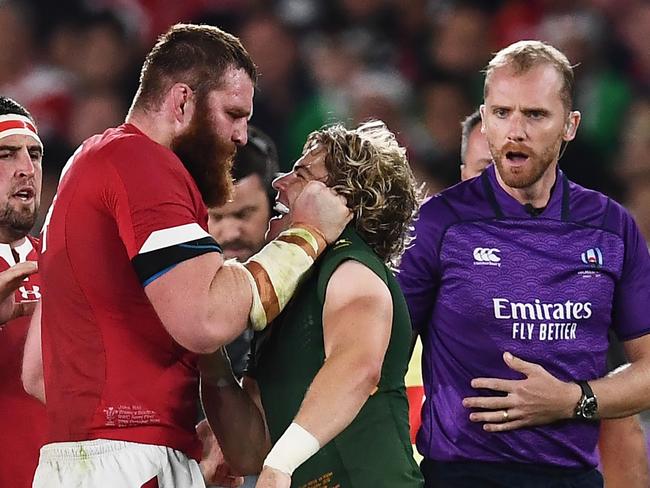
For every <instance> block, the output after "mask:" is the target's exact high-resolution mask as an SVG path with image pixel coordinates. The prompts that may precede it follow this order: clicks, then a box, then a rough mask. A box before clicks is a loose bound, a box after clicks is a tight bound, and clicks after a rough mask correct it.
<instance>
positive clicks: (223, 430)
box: [199, 349, 271, 475]
mask: <svg viewBox="0 0 650 488" xmlns="http://www.w3.org/2000/svg"><path fill="white" fill-rule="evenodd" d="M199 368H200V370H201V401H202V402H203V409H204V411H205V414H206V417H207V419H208V422H209V423H210V427H211V428H212V431H213V432H214V435H215V437H216V438H217V440H218V442H219V446H220V447H221V450H222V452H223V455H224V458H225V459H226V461H227V462H228V465H229V466H230V468H232V470H233V471H235V472H237V473H239V474H242V475H248V474H257V473H259V472H260V471H261V469H262V461H264V457H265V456H266V454H267V453H268V452H269V449H270V448H271V443H270V440H269V436H268V432H267V429H266V423H265V420H264V416H263V414H262V407H261V402H260V399H259V391H258V389H257V385H256V384H255V383H254V382H253V381H252V380H250V379H249V378H244V384H243V386H244V388H243V389H242V387H240V386H239V383H237V380H236V378H235V377H234V375H233V373H232V370H231V368H230V363H229V361H228V359H227V358H226V356H225V355H224V354H223V351H222V350H221V349H220V350H218V351H217V352H215V353H213V354H211V355H206V356H202V357H201V359H200V361H199Z"/></svg>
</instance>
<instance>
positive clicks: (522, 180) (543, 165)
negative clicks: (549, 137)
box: [488, 134, 562, 189]
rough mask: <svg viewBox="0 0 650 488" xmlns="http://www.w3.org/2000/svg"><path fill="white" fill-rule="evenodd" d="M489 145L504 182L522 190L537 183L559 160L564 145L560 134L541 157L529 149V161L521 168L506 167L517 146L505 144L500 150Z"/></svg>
mask: <svg viewBox="0 0 650 488" xmlns="http://www.w3.org/2000/svg"><path fill="white" fill-rule="evenodd" d="M488 144H489V146H490V152H491V153H492V157H493V159H494V161H495V164H496V166H497V171H498V172H499V176H501V179H502V180H503V182H504V183H505V184H506V185H508V186H509V187H510V188H517V189H522V188H528V187H530V186H532V185H534V184H535V183H537V182H538V181H539V180H540V179H541V178H542V176H544V174H545V173H546V170H547V169H548V168H549V166H551V165H552V164H553V162H555V161H556V160H557V158H558V156H559V153H560V146H561V144H562V135H561V134H560V135H559V136H558V138H557V139H556V141H555V142H554V143H553V144H551V145H549V146H547V147H546V148H545V149H544V151H543V152H542V153H541V154H540V155H537V154H535V153H534V152H532V151H531V150H530V149H528V150H527V151H526V152H527V153H528V161H526V163H524V164H523V165H522V166H520V167H514V166H509V165H508V166H506V164H505V163H504V160H505V159H506V154H507V153H508V151H512V150H517V145H516V144H504V145H503V146H502V147H501V148H500V149H499V148H497V147H496V146H495V145H494V144H492V143H491V142H489V141H488ZM519 147H521V146H519Z"/></svg>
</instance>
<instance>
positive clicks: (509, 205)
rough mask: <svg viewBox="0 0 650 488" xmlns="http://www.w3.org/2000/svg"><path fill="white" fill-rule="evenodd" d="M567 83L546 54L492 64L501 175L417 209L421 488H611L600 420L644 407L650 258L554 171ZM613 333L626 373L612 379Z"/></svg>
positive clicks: (410, 277)
mask: <svg viewBox="0 0 650 488" xmlns="http://www.w3.org/2000/svg"><path fill="white" fill-rule="evenodd" d="M572 86H573V69H572V67H571V65H570V63H569V61H568V60H567V58H566V56H564V54H562V53H561V52H559V51H558V50H557V49H555V48H553V47H551V46H549V45H547V44H544V43H542V42H539V41H520V42H517V43H515V44H513V45H511V46H508V47H506V48H504V49H503V50H501V51H500V52H498V53H497V54H496V55H495V56H494V58H493V59H492V60H491V61H490V63H489V65H488V67H487V70H486V79H485V88H484V96H485V102H484V105H482V106H481V117H482V129H481V130H482V132H483V133H484V134H485V136H486V138H487V142H488V145H489V147H490V152H491V154H492V157H493V159H494V162H495V164H494V165H492V166H490V167H488V168H487V169H486V170H485V171H483V173H482V174H481V176H478V177H476V178H473V179H470V180H467V181H464V182H462V183H460V184H459V185H456V186H455V187H452V188H450V189H448V190H446V191H444V192H442V193H440V194H439V195H437V196H436V197H434V198H432V199H431V200H429V201H428V202H426V203H425V204H424V205H423V206H422V208H421V213H420V219H419V220H418V221H417V223H416V236H417V238H416V243H415V245H414V246H413V247H412V248H411V249H409V250H408V251H407V252H406V254H405V256H404V259H403V261H402V266H401V273H400V274H399V275H398V276H399V280H400V283H401V285H402V289H403V290H404V293H405V296H406V298H407V302H408V304H409V310H410V313H411V319H412V321H413V326H414V328H415V330H416V331H417V332H418V333H419V334H420V336H421V338H422V344H423V357H422V365H423V368H422V370H423V377H424V388H425V394H426V400H425V402H424V405H423V408H422V427H421V428H420V430H419V432H418V435H417V446H418V450H419V451H420V453H421V454H422V455H423V456H424V460H423V462H422V465H421V468H422V471H423V474H424V476H425V481H426V486H445V487H454V488H457V487H470V486H471V487H474V486H492V487H512V486H517V487H524V488H542V487H549V486H564V487H576V488H577V487H602V486H603V479H602V476H601V474H600V473H599V472H598V471H597V470H596V465H597V461H598V459H597V455H596V443H597V440H598V433H599V425H598V422H597V419H600V418H620V417H625V416H629V415H632V414H634V413H637V412H639V411H641V410H643V409H646V408H648V407H649V406H650V375H649V374H648V371H650V335H648V333H649V332H650V316H649V315H648V313H647V303H648V299H650V256H649V255H648V249H647V247H646V245H645V242H644V240H643V239H642V238H641V235H640V232H639V230H638V228H637V226H636V224H635V223H634V221H633V219H632V217H631V216H630V215H629V213H628V212H627V211H626V210H625V209H624V208H623V207H621V206H620V205H619V204H617V203H616V202H614V201H612V200H611V199H609V198H608V197H606V196H604V195H602V194H599V193H597V192H594V191H590V190H587V189H585V188H582V187H580V186H579V185H576V184H575V183H573V182H571V181H569V180H568V179H567V177H566V176H565V175H564V173H563V172H562V171H561V170H560V169H559V168H558V160H559V158H560V155H561V149H562V146H563V144H566V143H568V142H569V141H571V140H572V139H573V138H574V137H575V134H576V131H577V128H578V125H579V122H580V113H579V112H577V111H575V110H573V109H572ZM609 329H613V330H614V332H615V333H616V334H617V335H618V337H619V339H620V340H621V341H623V343H624V345H625V348H626V352H627V353H628V356H629V358H630V360H631V364H630V366H629V367H628V368H627V369H625V370H624V371H622V372H618V373H617V374H613V375H607V376H605V375H606V374H607V368H606V354H607V346H608V337H607V335H608V330H609Z"/></svg>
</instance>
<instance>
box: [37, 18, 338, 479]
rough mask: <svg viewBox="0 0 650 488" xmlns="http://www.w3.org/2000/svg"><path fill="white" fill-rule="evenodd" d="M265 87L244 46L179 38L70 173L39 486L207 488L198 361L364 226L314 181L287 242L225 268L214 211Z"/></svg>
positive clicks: (162, 51) (48, 309)
mask: <svg viewBox="0 0 650 488" xmlns="http://www.w3.org/2000/svg"><path fill="white" fill-rule="evenodd" d="M256 76H257V74H256V68H255V65H254V64H253V61H252V60H251V58H250V57H249V55H248V53H247V52H246V50H245V49H244V48H243V46H242V45H241V43H240V42H239V40H238V39H237V38H236V37H234V36H232V35H230V34H228V33H226V32H223V31H221V30H220V29H218V28H216V27H211V26H205V25H201V26H199V25H185V24H179V25H176V26H173V27H172V28H171V29H170V30H169V31H168V32H167V33H166V34H164V35H163V36H161V38H160V39H159V40H158V42H157V43H156V45H155V46H154V47H153V49H152V50H151V52H150V53H149V54H148V55H147V58H146V60H145V62H144V65H143V68H142V72H141V75H140V85H139V88H138V91H137V93H136V96H135V99H134V101H133V104H132V107H131V109H130V111H129V114H128V115H127V119H126V123H125V124H123V125H121V126H119V127H117V128H113V129H109V130H107V131H106V132H104V133H103V134H101V135H97V136H93V137H91V138H90V139H88V140H86V141H84V142H83V143H82V145H81V146H80V148H79V149H78V150H77V151H76V152H75V153H74V154H73V156H72V157H71V158H70V160H69V161H68V163H67V164H66V166H65V168H64V170H63V173H62V176H61V182H60V185H59V189H58V194H57V196H56V200H55V202H54V203H53V205H52V207H51V208H50V210H49V212H48V216H47V218H46V223H45V225H44V229H43V235H42V257H41V272H42V280H43V286H44V288H45V289H47V290H48V291H47V293H46V295H47V296H46V299H45V300H44V301H43V302H42V303H43V307H42V319H41V328H42V347H43V354H42V360H43V371H44V396H45V397H46V399H47V403H46V409H47V414H48V420H49V436H48V441H49V444H48V445H46V446H45V447H43V449H42V450H41V457H40V461H39V467H38V469H37V471H36V475H35V478H34V487H37V488H42V487H69V486H78V487H93V488H108V487H117V486H119V487H125V488H131V487H133V488H140V487H142V486H146V487H161V488H162V487H170V488H171V487H175V488H187V487H203V486H204V481H203V477H202V474H201V472H200V469H199V466H198V464H197V462H196V459H198V458H199V456H200V443H199V441H198V438H197V435H196V433H195V430H194V423H195V421H196V418H197V405H196V394H197V391H198V380H199V373H198V368H197V362H198V357H199V355H200V354H204V353H211V352H213V351H215V350H216V349H218V348H219V347H220V346H222V345H224V344H226V343H228V342H230V341H231V340H232V339H234V338H235V337H237V336H238V335H239V334H241V332H242V331H243V330H244V328H245V327H246V326H247V325H248V324H249V323H250V324H251V325H252V327H254V328H255V329H256V330H261V329H263V328H264V327H265V326H266V324H267V323H268V322H269V321H270V320H272V319H273V318H274V317H275V316H276V315H277V314H278V313H279V312H280V311H281V310H282V308H283V307H284V306H285V305H286V303H287V301H288V300H289V298H290V297H291V295H292V293H293V291H294V290H295V287H296V285H297V282H298V281H299V279H300V278H301V276H303V274H304V273H305V272H306V271H307V270H308V269H309V268H310V267H311V265H312V264H313V263H314V260H315V259H316V258H317V257H318V256H319V255H320V253H322V252H323V250H324V249H325V247H326V246H327V244H328V243H330V242H333V240H334V239H335V238H336V237H337V236H338V235H339V234H340V232H341V231H342V230H343V228H344V226H345V224H346V223H347V222H348V221H349V219H350V212H349V210H348V209H347V207H346V206H345V203H344V199H343V198H342V197H340V196H338V195H337V194H336V193H334V192H332V191H330V190H329V189H327V188H326V187H325V185H323V184H318V183H315V184H313V185H310V186H309V188H307V189H306V191H305V192H304V194H303V195H302V198H301V201H300V205H298V208H299V211H298V214H297V215H294V219H293V221H292V225H291V227H290V228H289V229H288V230H287V231H285V232H284V233H283V234H282V235H280V236H278V238H277V239H275V240H273V241H272V242H270V243H269V244H268V245H267V246H265V247H264V248H263V249H262V250H261V251H260V252H259V253H257V254H256V255H255V256H253V257H251V259H249V260H248V261H247V262H246V263H243V264H239V263H230V264H229V265H225V264H224V260H223V258H222V254H221V248H220V246H219V244H218V243H217V242H216V241H215V240H214V239H213V238H212V237H211V236H210V235H209V234H208V232H207V210H206V205H208V206H216V205H220V204H222V203H224V202H225V201H226V200H227V199H228V197H229V194H230V187H231V185H232V183H231V176H230V166H231V161H232V157H233V155H234V153H235V150H236V147H237V146H239V145H244V144H245V143H246V137H247V136H246V134H247V125H248V119H249V117H250V115H251V113H252V102H253V89H254V83H255V80H256ZM278 263H281V264H278ZM35 343H36V344H37V343H38V341H35ZM33 356H36V357H38V350H37V348H36V347H34V348H30V347H28V348H26V352H25V361H26V362H28V361H29V360H30V358H31V357H33ZM25 386H26V388H29V389H30V391H34V392H39V391H40V390H39V386H38V385H28V384H27V385H25ZM205 408H206V410H208V409H210V408H212V407H211V406H210V405H205Z"/></svg>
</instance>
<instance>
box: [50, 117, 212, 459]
mask: <svg viewBox="0 0 650 488" xmlns="http://www.w3.org/2000/svg"><path fill="white" fill-rule="evenodd" d="M206 229H207V211H206V208H205V206H204V204H203V202H202V200H201V195H200V193H199V191H198V189H197V187H196V184H195V182H194V180H193V179H192V178H191V176H190V174H189V173H188V172H187V171H186V169H185V168H184V166H183V165H182V163H181V162H180V160H179V159H178V158H177V157H176V156H175V155H174V154H173V153H172V152H171V151H170V150H169V149H167V148H165V147H163V146H161V145H159V144H157V143H155V142H154V141H152V140H151V139H149V138H148V137H146V136H145V135H144V134H143V133H141V132H140V131H139V130H138V129H137V128H136V127H134V126H133V125H130V124H125V125H122V126H120V127H118V128H116V129H109V130H107V131H106V132H105V133H104V134H102V135H100V136H95V137H93V138H91V139H89V140H87V141H86V142H84V143H83V145H82V146H81V147H80V148H79V150H77V152H76V153H75V154H74V155H73V156H72V158H71V159H70V161H69V162H68V164H67V165H66V168H65V169H64V173H63V175H62V179H61V183H60V186H59V192H58V194H57V197H56V200H55V202H54V204H53V207H52V208H51V209H50V212H49V214H48V217H47V219H46V225H45V228H44V231H43V254H42V261H41V273H42V280H43V286H44V287H45V288H46V289H48V293H47V297H46V299H45V300H44V301H43V321H42V340H43V358H44V370H45V391H46V396H47V411H48V419H49V441H50V442H65V441H79V440H91V439H98V438H103V439H114V440H124V441H131V442H138V443H143V444H156V445H161V446H168V447H171V448H174V449H177V450H180V451H182V452H184V453H186V454H188V455H189V456H192V457H198V456H199V454H200V449H199V444H198V439H197V438H196V434H195V432H194V423H195V421H196V418H197V395H198V370H197V367H196V361H197V357H196V355H195V354H193V353H191V352H189V351H187V350H186V349H184V348H183V347H181V346H180V345H179V344H177V343H176V342H175V341H174V340H173V339H172V337H171V336H170V335H169V334H168V333H167V332H166V330H165V329H164V327H163V325H162V324H161V322H160V320H159V319H158V316H157V315H156V312H155V311H154V309H153V307H152V306H151V304H150V302H149V300H148V299H147V296H146V295H145V292H144V288H143V286H146V284H147V283H149V282H151V281H152V280H154V279H156V277H157V276H160V275H161V274H163V273H164V272H165V271H167V270H168V269H171V268H172V267H173V266H174V265H175V264H177V263H178V262H181V261H183V260H185V259H188V258H191V257H194V256H196V255H198V254H202V253H204V252H213V251H218V250H219V247H218V245H217V244H216V243H215V242H214V241H213V240H212V239H211V238H210V237H209V235H208V233H207V230H206ZM187 326H188V327H191V326H192V324H187Z"/></svg>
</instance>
